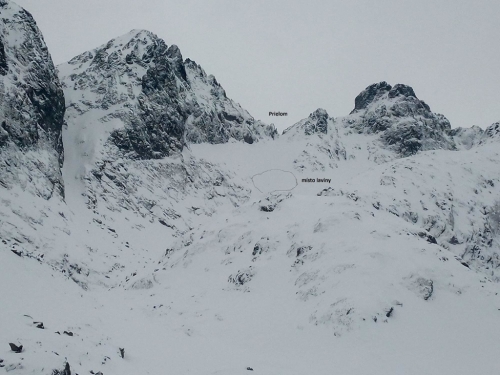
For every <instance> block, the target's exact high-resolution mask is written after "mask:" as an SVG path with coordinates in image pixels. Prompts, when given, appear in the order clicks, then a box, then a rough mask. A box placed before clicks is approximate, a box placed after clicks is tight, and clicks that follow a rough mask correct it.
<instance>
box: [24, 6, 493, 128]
mask: <svg viewBox="0 0 500 375" xmlns="http://www.w3.org/2000/svg"><path fill="white" fill-rule="evenodd" d="M17 3H18V4H20V5H21V6H23V7H25V8H26V9H27V10H29V11H30V12H31V13H32V14H33V15H34V17H35V19H36V20H37V23H38V25H39V27H40V28H41V30H42V32H43V34H44V37H45V41H46V42H47V44H48V46H49V49H50V51H51V53H52V57H53V59H54V61H55V63H56V64H57V63H61V62H64V61H67V60H69V59H70V58H72V57H73V56H75V55H78V54H80V53H82V52H84V51H86V50H89V49H92V48H95V47H97V46H99V45H101V44H103V43H105V42H106V41H108V40H109V39H112V38H114V37H116V36H119V35H121V34H124V33H126V32H128V31H130V30H131V29H148V30H150V31H152V32H154V33H156V34H157V35H158V36H159V37H161V38H163V39H164V40H165V41H166V43H167V44H168V45H170V44H177V45H178V46H179V48H180V49H181V51H182V54H183V56H184V58H186V57H189V58H191V59H193V60H195V61H196V62H197V63H199V64H200V65H201V66H202V67H203V68H204V69H205V71H206V72H207V73H208V74H213V75H215V77H216V78H217V80H218V81H219V82H220V83H221V84H222V86H223V87H224V88H225V89H226V92H227V94H228V96H229V97H231V98H232V99H234V100H236V101H237V102H239V103H240V104H241V105H242V106H243V107H244V108H246V109H247V110H248V111H249V112H250V113H251V114H252V115H253V116H254V117H256V118H258V119H261V120H263V121H264V122H268V123H270V122H274V124H275V125H276V126H277V127H278V129H280V130H283V129H284V128H285V127H286V126H289V125H291V124H293V123H295V122H296V121H298V120H300V119H302V118H304V117H306V116H308V115H309V113H311V112H313V111H314V110H315V109H316V108H318V107H322V108H325V109H326V110H327V111H328V113H329V114H330V116H343V115H347V114H348V113H349V112H350V111H351V110H352V108H353V107H354V98H355V97H356V95H357V94H358V93H359V92H360V91H361V90H363V89H364V88H365V87H366V86H368V85H369V84H371V83H374V82H379V81H383V80H385V81H387V82H389V83H390V84H392V85H394V84H396V83H405V84H408V85H410V86H412V87H413V88H414V89H415V92H416V94H417V96H418V97H419V98H421V99H423V100H425V101H426V102H427V103H428V104H429V105H430V107H431V109H432V110H433V111H435V112H440V113H443V114H444V115H445V116H446V117H448V119H449V120H450V121H451V123H452V126H453V127H457V126H466V127H468V126H471V125H479V126H481V127H483V128H484V127H486V126H488V125H490V124H491V123H493V122H496V121H499V120H500V48H499V44H500V21H499V19H500V1H499V0H476V1H472V0H470V1H463V0H377V1H373V0H349V1H348V0H342V1H339V0H331V1H325V0H308V1H298V0H293V1H292V0H288V1H273V0H266V1H261V0H251V1H249V0H199V1H194V0H182V1H180V0H176V1H173V0H142V1H131V0H85V1H82V0H47V1H45V0H17ZM269 111H281V112H288V114H289V116H288V117H286V118H282V119H276V118H270V117H269V116H268V112H269Z"/></svg>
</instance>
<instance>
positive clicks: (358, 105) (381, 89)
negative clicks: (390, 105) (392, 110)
mask: <svg viewBox="0 0 500 375" xmlns="http://www.w3.org/2000/svg"><path fill="white" fill-rule="evenodd" d="M391 89H392V86H391V85H389V84H388V83H387V82H385V81H382V82H379V83H374V84H372V85H370V86H368V87H367V88H366V89H364V90H363V91H361V93H359V95H358V96H356V99H354V109H353V111H352V112H351V113H354V112H355V111H360V110H362V109H366V108H367V107H368V105H369V104H370V103H372V102H373V101H374V100H377V99H379V98H380V97H381V96H382V95H384V94H385V93H387V92H389V91H390V90H391Z"/></svg>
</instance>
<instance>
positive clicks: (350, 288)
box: [0, 0, 500, 375]
mask: <svg viewBox="0 0 500 375" xmlns="http://www.w3.org/2000/svg"><path fill="white" fill-rule="evenodd" d="M0 14H1V17H0V90H1V92H0V120H1V123H2V127H1V129H0V168H1V170H0V200H1V202H2V206H1V210H0V248H1V251H0V302H1V304H0V372H2V371H6V372H8V373H10V374H47V375H70V374H80V375H83V374H89V373H92V374H95V375H97V374H104V375H112V374H120V375H122V374H214V375H215V374H218V375H237V374H250V373H252V374H254V373H255V374H263V375H299V374H300V375H302V374H318V375H321V374H325V375H326V374H332V373H335V374H350V375H351V374H352V375H357V374H360V375H361V374H384V375H388V374H394V375H396V374H415V375H417V374H418V375H421V374H426V375H427V374H436V375H438V374H439V375H443V374H453V375H455V374H467V375H469V374H489V373H491V374H494V373H496V371H498V369H499V368H500V356H499V355H498V353H499V350H500V344H499V343H498V338H499V337H500V296H499V295H498V293H499V292H500V255H499V254H500V168H499V163H500V147H499V145H500V125H499V123H496V124H493V125H491V126H489V127H487V128H486V129H484V130H483V129H481V128H479V127H472V128H469V129H463V128H452V126H451V124H450V123H449V121H448V120H447V119H446V118H445V117H444V116H443V115H440V114H436V113H434V112H432V111H431V108H430V106H429V105H428V104H426V103H425V102H424V101H422V100H421V99H419V98H418V97H417V95H416V93H415V92H414V90H413V89H412V88H411V87H409V86H406V85H402V84H397V85H394V86H391V85H389V84H388V83H386V82H380V83H377V84H374V85H371V86H369V87H367V88H366V89H365V90H363V91H362V92H361V93H360V94H359V95H358V97H357V98H355V101H354V109H353V111H352V112H351V113H350V114H349V115H347V116H344V117H332V116H331V115H330V114H328V113H327V112H326V111H325V110H324V109H317V110H315V111H314V112H312V113H311V114H310V115H309V116H308V117H307V118H305V119H304V120H302V121H299V122H298V123H297V124H294V125H292V126H290V127H289V128H288V129H287V130H286V131H285V132H284V133H283V134H282V135H279V136H278V134H277V132H276V130H275V129H274V127H273V126H272V125H267V124H264V123H262V122H260V121H258V120H256V119H254V118H253V117H252V116H251V115H250V114H249V113H248V112H247V111H246V110H244V109H243V108H241V106H240V105H239V104H237V103H235V102H234V101H233V100H231V99H230V98H228V97H227V96H226V93H225V91H224V89H223V88H222V87H221V85H220V84H219V83H218V82H217V80H216V79H215V78H214V77H213V76H211V75H207V74H206V73H205V72H204V70H203V69H202V68H201V67H200V66H199V65H198V64H196V63H195V62H194V61H192V60H190V59H183V57H182V55H181V52H180V50H179V48H177V47H176V46H175V45H171V46H167V44H166V42H165V41H163V40H161V39H160V38H158V37H157V36H155V35H154V34H152V33H150V32H148V31H141V30H134V31H132V32H130V33H128V34H126V35H124V36H121V37H118V38H116V39H113V40H111V41H109V42H108V43H106V44H104V45H102V46H100V47H98V48H96V49H95V50H92V51H88V52H85V53H83V54H81V55H79V56H77V57H75V58H73V59H72V60H70V61H69V62H68V63H66V64H62V65H61V66H59V67H57V69H56V68H54V66H53V63H52V60H51V58H50V54H49V52H48V51H47V48H46V46H45V44H44V42H43V37H42V35H41V33H40V31H39V30H38V28H37V26H36V23H35V22H34V20H33V19H32V17H31V16H30V15H29V13H28V12H26V11H25V10H23V9H21V8H19V7H18V6H17V5H15V4H14V3H12V2H10V1H4V0H0ZM64 103H65V105H64ZM9 344H13V345H9ZM21 346H22V347H21Z"/></svg>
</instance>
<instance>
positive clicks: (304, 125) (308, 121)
mask: <svg viewBox="0 0 500 375" xmlns="http://www.w3.org/2000/svg"><path fill="white" fill-rule="evenodd" d="M329 118H330V117H329V116H328V112H326V111H325V110H324V109H322V108H318V109H317V110H315V111H314V112H313V113H311V114H310V115H309V117H308V118H305V119H303V120H301V121H299V122H298V123H296V124H294V125H293V126H291V127H289V128H288V129H285V131H283V134H286V133H287V132H289V131H290V130H292V129H300V132H301V133H304V134H305V135H311V134H315V133H323V134H327V133H328V119H329Z"/></svg>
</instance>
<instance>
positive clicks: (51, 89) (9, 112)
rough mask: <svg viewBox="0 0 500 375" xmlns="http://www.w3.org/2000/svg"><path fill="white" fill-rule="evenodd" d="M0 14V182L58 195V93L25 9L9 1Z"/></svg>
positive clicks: (60, 115) (60, 101) (45, 195)
mask: <svg viewBox="0 0 500 375" xmlns="http://www.w3.org/2000/svg"><path fill="white" fill-rule="evenodd" d="M0 14H1V18H0V165H1V168H0V185H1V186H2V188H7V189H11V188H12V187H13V186H21V187H22V189H23V190H27V191H30V192H32V193H34V194H36V195H38V196H41V197H43V198H45V199H49V198H50V197H52V196H53V194H54V193H56V194H58V195H62V194H63V183H62V180H61V174H60V166H61V165H62V161H63V145H62V138H61V130H62V126H63V119H64V111H65V106H64V96H63V92H62V89H61V85H60V83H59V79H58V77H57V74H56V70H55V68H54V64H53V63H52V59H51V57H50V54H49V52H48V50H47V47H46V45H45V42H44V40H43V37H42V34H41V33H40V30H39V29H38V27H37V25H36V23H35V21H34V19H33V17H32V16H31V14H30V13H28V12H27V11H26V10H24V9H22V8H21V7H19V6H17V5H16V4H14V3H11V2H9V1H1V2H0ZM29 180H32V181H34V183H33V184H32V183H27V181H29Z"/></svg>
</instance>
